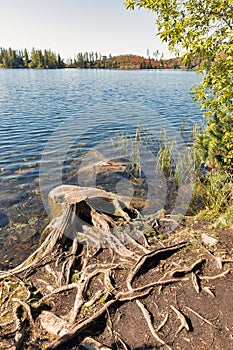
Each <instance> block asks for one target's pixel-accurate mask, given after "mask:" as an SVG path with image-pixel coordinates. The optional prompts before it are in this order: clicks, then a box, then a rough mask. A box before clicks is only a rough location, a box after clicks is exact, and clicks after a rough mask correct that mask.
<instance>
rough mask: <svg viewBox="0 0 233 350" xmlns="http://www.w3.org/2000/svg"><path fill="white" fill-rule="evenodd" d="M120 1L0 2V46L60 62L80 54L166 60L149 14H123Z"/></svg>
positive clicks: (145, 12)
mask: <svg viewBox="0 0 233 350" xmlns="http://www.w3.org/2000/svg"><path fill="white" fill-rule="evenodd" d="M123 2H124V1H123V0H86V1H85V0H11V1H6V0H0V46H2V47H6V48H8V47H12V48H15V49H21V48H25V47H26V48H28V49H29V50H31V48H32V47H33V46H34V47H35V48H41V49H45V48H51V49H52V50H54V51H56V52H59V53H60V54H61V56H62V57H63V58H65V59H67V58H69V57H73V56H74V54H76V53H77V52H80V51H83V52H84V51H94V52H96V51H97V52H101V53H102V55H104V54H106V55H109V54H110V53H111V54H112V55H117V54H126V53H133V54H139V55H143V56H145V57H146V55H147V49H149V50H150V53H151V56H152V54H153V52H154V51H155V50H157V49H158V50H159V51H160V52H161V53H162V52H163V53H164V55H165V57H171V55H170V54H169V52H168V50H167V48H166V46H165V44H162V43H161V41H160V39H159V38H158V37H157V36H156V26H155V15H154V14H152V13H150V12H149V11H147V10H144V9H142V10H135V11H129V10H126V9H125V7H124V6H123Z"/></svg>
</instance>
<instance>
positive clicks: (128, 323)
mask: <svg viewBox="0 0 233 350" xmlns="http://www.w3.org/2000/svg"><path fill="white" fill-rule="evenodd" d="M209 227H210V223H206V222H198V221H196V222H194V223H182V224H181V225H180V227H179V228H178V229H177V231H176V232H175V233H173V235H172V237H170V238H169V239H167V240H163V241H159V240H156V241H154V242H155V244H156V245H157V247H158V249H159V248H161V247H162V246H165V247H167V246H170V245H172V244H174V243H177V242H179V241H181V240H182V241H187V242H189V245H188V246H187V247H185V248H183V249H181V250H180V251H177V252H175V253H172V254H169V255H167V256H164V258H163V259H158V260H156V261H151V262H150V263H148V264H147V265H146V267H144V268H143V271H141V273H140V275H139V276H138V277H137V278H135V280H134V282H133V287H134V288H137V287H139V286H141V285H146V284H149V283H152V282H154V281H157V280H159V279H161V278H162V277H163V276H166V274H168V272H170V271H176V272H175V274H173V277H178V278H181V279H182V278H184V279H182V280H180V281H178V282H177V283H172V284H167V285H163V286H155V287H154V288H153V289H152V290H151V292H150V293H149V295H147V296H146V297H144V298H140V302H141V303H142V304H143V305H144V307H145V308H146V310H147V311H148V315H149V317H150V319H151V320H152V325H153V328H154V330H156V334H157V335H159V337H160V339H162V340H163V341H164V343H165V344H164V345H162V344H161V343H160V342H159V341H157V340H156V339H155V337H154V336H153V334H152V333H153V332H151V330H150V329H149V326H148V323H147V321H146V319H145V317H144V316H143V313H142V311H141V310H140V308H139V306H138V305H137V301H136V300H132V301H127V302H119V303H117V304H115V305H114V306H113V307H112V308H109V309H107V312H106V313H105V315H104V316H103V317H101V318H100V319H98V320H97V321H95V322H94V323H93V324H92V325H91V327H89V328H87V329H86V330H85V332H82V333H81V334H80V336H77V337H76V338H74V339H73V340H72V341H70V342H69V343H68V344H66V345H63V346H61V347H60V349H63V350H65V349H66V350H68V349H70V350H71V349H72V350H75V349H86V347H83V346H82V345H81V341H82V339H84V338H85V337H86V336H89V337H91V338H93V339H95V340H97V341H98V342H100V343H101V344H103V345H105V346H107V347H109V348H111V349H116V350H118V349H119V350H121V349H133V350H139V349H140V350H142V349H169V348H170V349H173V350H186V349H187V350H188V349H195V350H196V349H198V350H210V349H211V350H212V349H214V350H231V349H233V277H232V264H233V260H232V259H233V230H232V229H229V228H227V229H210V228H209ZM202 233H207V234H208V235H210V236H212V237H215V238H216V239H217V241H218V243H217V244H216V245H214V246H212V247H209V246H207V245H205V244H204V243H203V242H202V240H201V234H202ZM152 239H154V238H152ZM97 259H98V261H107V260H108V259H109V252H108V251H107V250H103V251H102V252H101V254H100V255H99V256H98V257H97ZM198 260H200V263H199V264H197V265H196V266H195V268H194V269H193V270H192V271H193V272H192V273H191V270H190V273H188V272H187V271H188V269H189V268H190V266H193V264H195V262H197V261H198ZM184 271H186V272H187V273H186V272H184ZM124 278H125V274H124V267H120V268H119V270H118V272H117V274H115V275H114V276H113V279H114V281H113V284H114V285H116V286H119V285H123V284H124V283H125V281H124ZM98 289H99V286H98V283H97V282H95V283H93V284H91V285H90V293H92V294H93V293H94V292H95V291H96V290H98ZM73 299H74V295H72V293H69V292H66V294H65V295H63V298H62V299H61V298H59V297H58V298H57V299H56V298H55V299H54V300H53V302H52V304H51V307H52V311H53V312H55V313H56V314H57V315H59V316H62V315H63V314H65V313H66V312H67V310H68V308H69V302H70V301H72V303H73ZM182 316H183V317H184V320H185V321H186V322H185V323H184V324H183V327H182V326H181V323H182V322H183V320H182ZM82 317H83V318H84V319H85V318H87V317H88V311H87V312H83V315H82ZM38 328H40V325H39V324H38ZM46 339H48V338H47V335H46V332H44V331H43V330H42V329H41V330H40V337H39V338H37V339H35V342H34V345H32V343H31V345H30V346H29V347H28V348H29V349H40V348H42V345H43V341H44V340H46ZM36 344H37V345H36ZM40 344H41V345H40ZM40 346H41V347H40ZM100 348H101V347H100ZM103 349H104V348H103Z"/></svg>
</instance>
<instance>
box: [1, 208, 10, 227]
mask: <svg viewBox="0 0 233 350" xmlns="http://www.w3.org/2000/svg"><path fill="white" fill-rule="evenodd" d="M8 224H9V219H8V217H7V215H6V214H5V213H3V212H2V211H0V227H5V226H6V225H8Z"/></svg>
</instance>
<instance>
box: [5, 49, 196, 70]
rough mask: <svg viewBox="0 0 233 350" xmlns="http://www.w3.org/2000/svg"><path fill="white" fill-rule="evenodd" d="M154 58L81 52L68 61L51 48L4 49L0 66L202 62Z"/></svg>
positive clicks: (149, 65)
mask: <svg viewBox="0 0 233 350" xmlns="http://www.w3.org/2000/svg"><path fill="white" fill-rule="evenodd" d="M152 56H153V57H150V53H149V50H147V58H144V57H143V56H137V55H130V54H127V55H119V56H113V57H112V56H111V54H109V56H105V55H102V54H101V53H97V52H95V53H94V52H93V51H92V52H84V53H82V52H79V53H78V54H77V55H76V56H74V58H69V59H68V60H67V61H66V62H64V59H62V58H61V56H60V54H56V53H55V52H53V51H52V50H51V49H48V50H43V51H42V50H37V49H34V48H33V49H32V50H31V52H29V51H28V50H27V49H24V50H13V49H11V48H9V49H4V48H0V68H38V69H60V68H95V69H98V68H100V69H104V68H106V69H196V68H197V66H198V62H196V61H194V60H193V61H192V60H191V61H190V62H189V63H187V64H186V65H185V64H184V63H183V62H182V59H181V58H171V59H164V58H163V54H160V53H159V51H158V50H157V51H155V52H154V53H153V55H152Z"/></svg>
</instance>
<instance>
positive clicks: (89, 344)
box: [80, 337, 111, 350]
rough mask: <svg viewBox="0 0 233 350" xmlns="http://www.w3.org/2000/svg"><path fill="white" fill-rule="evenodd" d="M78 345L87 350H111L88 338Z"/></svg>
mask: <svg viewBox="0 0 233 350" xmlns="http://www.w3.org/2000/svg"><path fill="white" fill-rule="evenodd" d="M80 345H82V346H83V347H84V348H85V349H87V350H111V348H108V347H107V346H105V345H103V344H101V343H99V342H97V341H96V340H94V339H92V338H89V337H87V338H85V339H84V340H83V341H82V342H81V343H80Z"/></svg>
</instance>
